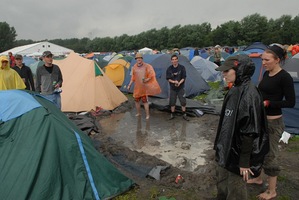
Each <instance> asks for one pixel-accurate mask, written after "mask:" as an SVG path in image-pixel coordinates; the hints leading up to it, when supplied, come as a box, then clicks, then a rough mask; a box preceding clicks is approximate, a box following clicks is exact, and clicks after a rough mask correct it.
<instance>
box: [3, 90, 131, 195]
mask: <svg viewBox="0 0 299 200" xmlns="http://www.w3.org/2000/svg"><path fill="white" fill-rule="evenodd" d="M0 99H2V102H4V103H3V104H1V105H0V169H1V170H0V181H1V185H0V199H31V200H35V199H36V200H41V199H51V200H53V199H66V200H70V199H80V200H81V199H109V198H112V197H114V196H117V195H119V194H121V193H123V192H125V191H127V190H129V189H130V188H131V186H132V185H133V181H132V180H130V179H129V178H127V177H126V176H124V175H123V174H122V173H121V172H120V171H118V170H117V168H116V167H114V165H112V164H111V163H110V162H109V161H108V160H107V159H106V158H105V157H104V156H103V155H101V154H100V153H99V152H98V151H97V150H96V149H95V148H94V147H93V145H92V142H91V140H90V138H89V137H88V136H87V135H86V134H85V133H83V132H82V131H81V130H80V129H78V128H77V127H76V126H75V125H74V124H73V122H72V121H70V120H69V119H68V118H67V117H66V116H65V115H64V114H63V113H62V112H61V111H60V110H58V109H57V108H56V106H55V105H54V104H53V103H52V102H50V101H48V100H47V99H44V98H43V97H41V96H39V95H38V94H33V93H28V92H25V91H20V90H8V91H0Z"/></svg>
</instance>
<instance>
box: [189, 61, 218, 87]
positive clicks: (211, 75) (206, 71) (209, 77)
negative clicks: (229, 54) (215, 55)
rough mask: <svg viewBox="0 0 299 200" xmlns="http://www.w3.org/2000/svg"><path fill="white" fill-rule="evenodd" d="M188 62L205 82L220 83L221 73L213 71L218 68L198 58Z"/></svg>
mask: <svg viewBox="0 0 299 200" xmlns="http://www.w3.org/2000/svg"><path fill="white" fill-rule="evenodd" d="M190 62H191V64H192V65H193V66H194V67H195V69H196V70H197V71H198V72H199V73H200V75H201V76H202V77H203V79H204V80H205V81H212V82H215V81H222V75H221V72H219V71H216V70H215V69H216V68H217V67H218V65H216V64H215V63H213V62H211V61H209V60H207V59H204V58H202V57H200V56H194V57H193V59H192V60H191V61H190Z"/></svg>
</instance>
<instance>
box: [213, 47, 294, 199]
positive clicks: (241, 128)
mask: <svg viewBox="0 0 299 200" xmlns="http://www.w3.org/2000/svg"><path fill="white" fill-rule="evenodd" d="M261 58H262V65H263V67H264V68H265V70H266V72H265V73H264V75H263V79H262V80H261V82H260V83H259V85H258V87H256V86H255V85H254V84H253V83H252V82H251V76H252V75H253V73H254V71H255V66H254V63H253V62H252V61H251V59H250V58H249V57H248V56H247V55H237V56H232V57H229V58H228V59H227V60H226V61H225V62H224V63H223V64H222V65H221V66H220V67H218V68H217V69H216V70H218V71H222V73H223V77H224V79H225V80H226V81H227V82H228V83H231V84H232V87H231V88H230V89H229V91H228V92H227V94H226V95H225V98H224V102H223V107H222V111H221V115H220V120H219V125H218V130H217V135H216V139H215V144H214V149H215V151H216V161H217V163H218V169H217V188H218V196H217V199H226V200H234V199H248V193H247V184H253V183H254V184H260V185H262V184H263V181H264V180H263V173H264V174H265V175H267V176H268V177H267V181H268V184H267V185H268V188H267V189H266V191H264V192H263V193H261V194H259V195H258V199H263V200H268V199H273V198H275V197H276V196H277V192H276V184H277V176H278V175H279V172H280V167H279V164H278V160H277V153H278V143H279V139H280V137H281V135H282V133H283V131H284V123H283V119H282V108H291V107H294V106H295V102H296V99H295V98H296V97H295V90H294V84H293V79H292V77H291V76H290V74H289V73H288V72H286V71H285V70H284V69H282V67H281V66H282V64H283V62H284V60H285V58H286V51H285V50H284V49H283V47H282V46H281V45H278V44H275V45H271V46H270V47H269V48H268V49H266V50H265V51H264V53H263V54H262V56H261Z"/></svg>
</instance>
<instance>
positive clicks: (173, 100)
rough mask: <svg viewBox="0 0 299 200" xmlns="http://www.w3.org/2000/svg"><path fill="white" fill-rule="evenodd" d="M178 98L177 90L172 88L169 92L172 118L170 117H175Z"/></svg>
mask: <svg viewBox="0 0 299 200" xmlns="http://www.w3.org/2000/svg"><path fill="white" fill-rule="evenodd" d="M176 99H177V93H176V91H174V90H172V89H170V93H169V106H170V112H171V114H170V118H169V119H173V118H174V114H175V104H176Z"/></svg>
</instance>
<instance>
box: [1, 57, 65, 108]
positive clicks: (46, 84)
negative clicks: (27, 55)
mask: <svg viewBox="0 0 299 200" xmlns="http://www.w3.org/2000/svg"><path fill="white" fill-rule="evenodd" d="M42 58H43V61H44V65H42V66H40V67H38V68H37V70H36V81H35V84H34V78H33V75H32V71H31V69H30V68H29V67H28V66H26V65H25V64H24V63H23V56H22V55H20V54H17V55H15V56H13V55H12V53H11V52H9V58H8V57H7V56H1V57H0V62H1V68H0V81H1V82H0V90H11V89H21V90H23V89H25V90H31V91H37V92H39V93H40V94H41V95H43V96H44V97H46V98H48V99H49V100H51V101H53V102H54V103H55V104H56V105H57V107H58V108H59V109H61V97H60V92H61V90H59V88H60V87H61V86H62V81H63V79H62V73H61V71H60V68H59V67H58V66H57V65H55V64H53V54H52V53H51V52H50V51H45V52H44V53H43V54H42ZM11 64H12V65H11Z"/></svg>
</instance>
